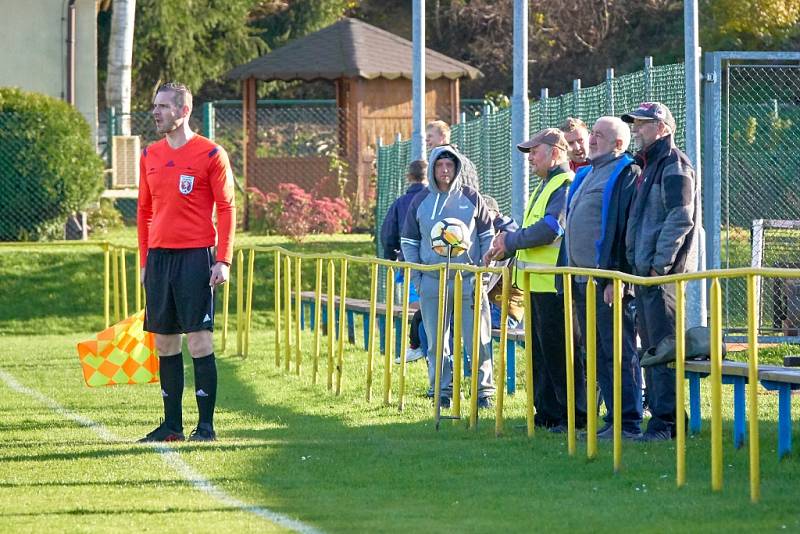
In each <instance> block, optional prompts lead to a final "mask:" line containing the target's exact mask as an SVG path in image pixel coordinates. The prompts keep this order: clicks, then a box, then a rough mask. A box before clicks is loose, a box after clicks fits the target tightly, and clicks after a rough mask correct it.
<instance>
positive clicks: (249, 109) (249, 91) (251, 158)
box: [242, 78, 258, 230]
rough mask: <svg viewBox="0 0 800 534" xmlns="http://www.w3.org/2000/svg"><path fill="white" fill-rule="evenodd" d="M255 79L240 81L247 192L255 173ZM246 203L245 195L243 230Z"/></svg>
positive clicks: (247, 217)
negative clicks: (251, 177) (250, 178)
mask: <svg viewBox="0 0 800 534" xmlns="http://www.w3.org/2000/svg"><path fill="white" fill-rule="evenodd" d="M257 128H258V125H257V124H256V79H255V78H247V79H245V80H242V136H243V138H242V158H244V161H243V165H242V169H243V172H244V188H245V191H247V187H248V184H249V177H250V176H251V174H254V173H255V162H256V132H257ZM248 204H249V203H248V202H247V194H246V193H245V198H244V221H242V223H243V226H244V229H245V230H247V229H248V228H249V226H250V225H249V222H250V221H249V215H250V207H249V205H248Z"/></svg>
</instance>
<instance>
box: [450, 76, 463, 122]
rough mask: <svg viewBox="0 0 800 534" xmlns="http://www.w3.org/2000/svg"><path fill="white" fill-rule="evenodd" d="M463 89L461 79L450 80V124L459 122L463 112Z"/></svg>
mask: <svg viewBox="0 0 800 534" xmlns="http://www.w3.org/2000/svg"><path fill="white" fill-rule="evenodd" d="M460 111H461V90H460V80H459V79H458V78H456V79H455V80H450V124H458V117H459V115H460V114H461V113H460Z"/></svg>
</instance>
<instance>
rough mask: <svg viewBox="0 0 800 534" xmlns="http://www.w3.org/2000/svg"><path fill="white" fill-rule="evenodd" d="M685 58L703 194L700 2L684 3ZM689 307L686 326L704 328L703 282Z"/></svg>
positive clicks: (689, 119)
mask: <svg viewBox="0 0 800 534" xmlns="http://www.w3.org/2000/svg"><path fill="white" fill-rule="evenodd" d="M683 55H684V68H685V73H686V155H687V156H688V157H689V161H691V162H692V165H693V166H694V172H695V180H697V184H696V187H697V188H698V190H699V191H702V177H701V171H702V164H701V161H700V38H699V34H698V7H697V0H684V2H683ZM702 208H703V206H702V202H701V203H700V205H699V206H697V210H698V214H699V216H698V219H697V225H698V235H697V241H698V254H697V270H698V271H703V270H705V268H706V254H705V242H706V239H705V237H706V236H705V230H704V229H703V216H702ZM686 291H687V299H686V302H687V304H688V306H687V310H686V327H687V328H691V327H693V326H700V325H705V324H706V322H707V313H706V284H705V283H703V282H701V281H696V282H690V283H689V284H688V285H687V290H686Z"/></svg>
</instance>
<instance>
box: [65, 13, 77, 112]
mask: <svg viewBox="0 0 800 534" xmlns="http://www.w3.org/2000/svg"><path fill="white" fill-rule="evenodd" d="M75 19H76V16H75V0H69V4H67V103H68V104H71V105H73V106H74V105H75Z"/></svg>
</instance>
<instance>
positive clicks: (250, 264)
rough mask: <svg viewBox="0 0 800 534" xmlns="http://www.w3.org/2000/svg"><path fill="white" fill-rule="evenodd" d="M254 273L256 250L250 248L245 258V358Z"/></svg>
mask: <svg viewBox="0 0 800 534" xmlns="http://www.w3.org/2000/svg"><path fill="white" fill-rule="evenodd" d="M255 271H256V249H254V248H251V249H250V252H249V253H248V256H247V304H246V311H245V325H244V353H243V357H244V358H247V355H248V354H249V353H250V326H251V324H252V322H253V279H254V278H255Z"/></svg>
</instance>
